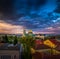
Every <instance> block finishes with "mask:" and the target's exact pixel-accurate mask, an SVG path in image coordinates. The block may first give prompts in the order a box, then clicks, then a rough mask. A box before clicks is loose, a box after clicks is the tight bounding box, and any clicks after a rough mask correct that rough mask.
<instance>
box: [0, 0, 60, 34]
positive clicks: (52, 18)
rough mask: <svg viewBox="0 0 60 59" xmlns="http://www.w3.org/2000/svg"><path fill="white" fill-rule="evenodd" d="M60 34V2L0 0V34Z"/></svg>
mask: <svg viewBox="0 0 60 59" xmlns="http://www.w3.org/2000/svg"><path fill="white" fill-rule="evenodd" d="M23 29H26V30H27V31H28V30H30V29H31V30H33V32H34V33H43V34H60V0H0V33H8V34H19V33H23Z"/></svg>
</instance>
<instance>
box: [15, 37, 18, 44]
mask: <svg viewBox="0 0 60 59" xmlns="http://www.w3.org/2000/svg"><path fill="white" fill-rule="evenodd" d="M17 42H18V40H17V36H15V39H14V45H16V44H17Z"/></svg>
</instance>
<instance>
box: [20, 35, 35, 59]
mask: <svg viewBox="0 0 60 59" xmlns="http://www.w3.org/2000/svg"><path fill="white" fill-rule="evenodd" d="M34 42H35V41H34V37H33V36H30V35H27V36H23V37H21V39H20V43H21V44H23V48H24V51H23V55H24V59H26V58H27V59H32V56H31V48H33V46H34V45H35V43H34Z"/></svg>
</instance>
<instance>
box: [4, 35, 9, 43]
mask: <svg viewBox="0 0 60 59" xmlns="http://www.w3.org/2000/svg"><path fill="white" fill-rule="evenodd" d="M4 42H5V43H8V37H7V35H5V36H4Z"/></svg>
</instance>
